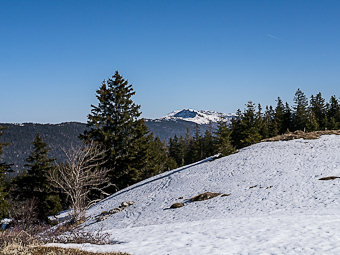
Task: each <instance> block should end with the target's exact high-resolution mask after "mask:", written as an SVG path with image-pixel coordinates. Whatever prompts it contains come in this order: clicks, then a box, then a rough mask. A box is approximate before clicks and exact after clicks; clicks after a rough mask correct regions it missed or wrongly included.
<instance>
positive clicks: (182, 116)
mask: <svg viewBox="0 0 340 255" xmlns="http://www.w3.org/2000/svg"><path fill="white" fill-rule="evenodd" d="M233 117H235V114H226V113H220V112H215V111H202V110H201V111H197V110H193V109H184V110H179V111H173V112H171V113H169V114H168V115H166V116H164V117H162V118H160V119H159V120H185V121H190V122H194V123H197V124H209V123H210V122H218V121H220V120H221V119H223V120H225V121H228V122H230V121H231V119H232V118H233Z"/></svg>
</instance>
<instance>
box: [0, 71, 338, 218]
mask: <svg viewBox="0 0 340 255" xmlns="http://www.w3.org/2000/svg"><path fill="white" fill-rule="evenodd" d="M134 94H135V92H134V90H133V88H132V85H131V84H128V82H127V81H126V80H125V79H124V78H123V77H122V76H121V75H119V73H118V72H116V73H115V74H114V75H113V76H112V78H110V79H108V80H107V81H104V82H103V83H102V85H101V86H100V88H99V89H98V90H97V92H96V97H97V99H98V104H97V105H96V106H95V105H92V106H91V107H92V109H91V113H90V114H89V115H88V122H87V128H86V129H85V130H84V132H83V133H82V134H81V135H80V136H79V138H80V141H81V144H83V145H82V146H83V147H81V148H80V149H78V150H76V151H77V153H78V154H76V155H78V156H76V157H73V158H72V153H69V152H65V153H66V155H67V156H68V158H69V161H68V162H69V163H67V162H63V163H56V160H55V159H52V158H49V155H48V152H49V148H48V145H47V144H46V143H45V142H44V141H43V140H42V138H41V137H40V135H39V134H37V136H36V137H35V140H34V141H33V152H32V153H31V154H30V155H29V156H28V157H27V159H26V165H25V169H24V171H23V173H22V174H20V175H18V176H17V177H15V178H11V179H8V178H7V179H6V178H5V173H6V172H9V171H10V170H11V166H10V165H9V163H10V162H0V218H2V217H5V216H10V217H12V218H16V219H21V222H23V219H22V218H25V217H26V218H27V217H28V216H27V212H29V216H30V217H31V218H32V219H35V220H36V221H45V222H46V221H48V218H47V216H48V215H53V214H55V213H56V212H58V211H60V210H62V209H67V208H70V207H71V208H72V209H76V208H75V207H76V206H77V210H78V211H79V207H80V208H82V209H83V210H85V208H86V206H87V205H88V204H89V203H90V202H91V201H93V200H96V199H101V198H103V197H104V196H107V195H108V194H112V193H114V192H116V191H118V190H120V189H122V188H125V187H127V186H129V185H132V184H134V183H136V182H139V181H141V180H144V179H146V178H148V177H151V176H154V175H157V174H159V173H162V172H165V171H168V170H170V169H174V168H176V167H180V166H183V165H186V164H190V163H193V162H196V161H199V160H202V159H204V158H207V157H209V156H212V155H215V154H218V153H220V155H221V156H226V155H229V154H231V153H233V152H235V150H237V149H239V148H242V147H245V146H249V145H251V144H254V143H257V142H259V141H261V140H262V139H264V138H269V137H273V136H276V135H278V134H283V133H285V132H287V131H295V130H303V131H314V130H324V129H337V128H339V126H340V107H339V102H338V100H337V99H336V97H335V96H332V97H331V99H330V101H329V102H327V103H326V101H325V99H323V98H322V95H321V93H319V94H317V95H316V96H312V97H311V98H310V99H309V100H308V98H307V97H306V96H305V94H304V93H303V92H302V91H301V90H300V89H299V90H297V92H296V93H295V97H294V105H293V106H292V107H290V106H289V105H288V103H283V102H282V100H281V99H280V98H278V99H277V105H276V106H275V107H272V106H266V107H265V109H264V110H263V109H262V107H261V105H257V106H256V105H255V104H254V103H252V102H248V104H247V105H246V108H245V109H244V110H243V111H241V110H238V111H237V115H236V117H235V118H234V119H233V120H232V121H231V124H230V125H227V123H226V122H225V121H224V120H223V119H221V121H220V122H219V123H218V126H217V129H214V128H213V126H212V125H210V128H209V129H208V130H206V131H205V132H204V133H203V134H202V132H201V131H200V128H199V126H198V125H197V126H196V128H195V130H194V132H193V134H191V133H190V130H189V129H188V130H187V133H186V135H185V137H176V136H175V137H173V138H171V139H170V140H169V141H161V140H160V139H159V138H157V137H156V138H155V137H154V136H153V134H150V133H149V130H148V128H147V126H146V124H145V122H144V120H143V119H141V118H140V114H141V113H140V106H139V105H136V104H135V103H134V102H133V100H132V97H133V95H134ZM1 134H2V129H0V135H1ZM89 145H91V146H92V145H95V148H96V151H97V155H101V156H100V157H96V156H93V155H91V154H86V155H81V154H79V153H80V152H81V151H87V153H88V152H89V151H90V150H89V148H92V147H89ZM3 146H5V144H1V143H0V154H1V153H2V148H3ZM99 149H100V152H98V150H99ZM70 155H71V156H70ZM80 159H81V160H80ZM101 169H106V170H105V171H102V170H101ZM89 170H90V171H89ZM72 171H77V176H79V175H81V174H82V173H84V172H85V171H86V174H85V175H83V176H82V178H83V179H82V182H81V183H82V184H81V185H79V189H80V190H77V189H76V190H74V188H75V187H70V190H67V189H65V188H64V186H63V180H64V181H65V176H68V177H67V178H73V176H74V173H73V172H72ZM51 173H53V176H52V174H51ZM93 173H101V174H102V175H103V178H102V183H98V179H95V177H96V176H95V174H93ZM104 175H105V176H104ZM63 178H64V179H63ZM86 178H87V179H86ZM91 178H94V179H91ZM78 179H79V178H78ZM67 181H68V183H69V181H70V180H67ZM58 182H59V183H58ZM65 183H66V182H65ZM71 183H72V182H71ZM74 183H78V180H75V182H74ZM91 183H92V184H93V185H92V186H91ZM94 183H95V187H94ZM70 186H72V185H70ZM75 186H76V185H75ZM65 190H66V191H65ZM73 194H76V195H74V196H78V197H80V198H79V199H80V200H81V201H80V202H79V201H78V200H76V198H74V197H72V196H73ZM79 194H82V195H79ZM79 204H80V205H79ZM74 211H75V210H74ZM80 211H81V210H80ZM82 213H83V211H82ZM78 216H79V215H78ZM78 218H79V217H78Z"/></svg>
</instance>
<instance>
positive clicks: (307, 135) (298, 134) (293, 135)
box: [262, 130, 340, 142]
mask: <svg viewBox="0 0 340 255" xmlns="http://www.w3.org/2000/svg"><path fill="white" fill-rule="evenodd" d="M322 135H340V130H323V131H314V132H303V131H300V130H297V131H294V132H289V133H286V134H283V135H278V136H275V137H272V138H267V139H264V140H262V141H263V142H274V141H289V140H294V139H301V138H302V139H306V140H312V139H317V138H319V137H320V136H322Z"/></svg>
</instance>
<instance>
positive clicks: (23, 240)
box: [0, 225, 126, 255]
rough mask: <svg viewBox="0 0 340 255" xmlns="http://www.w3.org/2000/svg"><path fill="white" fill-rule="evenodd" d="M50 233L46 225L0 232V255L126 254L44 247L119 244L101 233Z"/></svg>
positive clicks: (58, 231)
mask: <svg viewBox="0 0 340 255" xmlns="http://www.w3.org/2000/svg"><path fill="white" fill-rule="evenodd" d="M66 229H67V232H62V230H64V229H60V228H59V229H58V230H55V231H51V229H49V226H46V225H32V226H31V227H30V228H27V229H23V228H22V226H20V225H15V226H14V227H12V228H10V229H7V230H5V231H0V255H45V254H48V255H58V254H60V255H64V254H65V255H71V254H75V255H91V254H110V255H123V254H124V255H125V254H126V253H91V252H85V251H81V250H77V249H66V248H60V247H45V246H44V244H46V243H56V242H57V243H92V244H97V245H101V244H114V243H119V242H112V241H110V238H109V236H108V235H107V234H106V233H104V232H102V231H97V232H95V233H89V232H82V231H79V230H77V229H69V228H66Z"/></svg>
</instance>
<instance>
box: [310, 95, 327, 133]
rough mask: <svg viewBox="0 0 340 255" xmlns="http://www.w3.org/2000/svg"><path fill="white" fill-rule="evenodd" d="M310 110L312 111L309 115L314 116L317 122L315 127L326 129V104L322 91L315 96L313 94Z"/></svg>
mask: <svg viewBox="0 0 340 255" xmlns="http://www.w3.org/2000/svg"><path fill="white" fill-rule="evenodd" d="M310 110H311V111H312V113H309V117H314V118H315V121H316V122H317V126H315V127H314V128H317V129H324V128H325V127H326V125H327V124H326V122H325V120H326V105H325V99H323V98H322V95H321V93H320V92H319V93H318V94H317V95H316V96H315V97H314V96H313V95H312V96H311V99H310Z"/></svg>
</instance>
